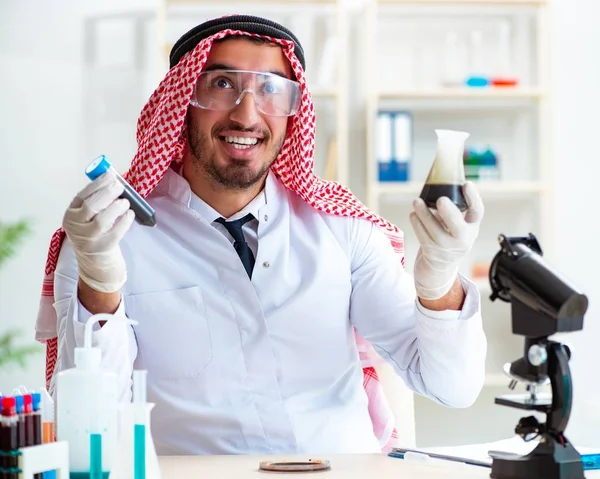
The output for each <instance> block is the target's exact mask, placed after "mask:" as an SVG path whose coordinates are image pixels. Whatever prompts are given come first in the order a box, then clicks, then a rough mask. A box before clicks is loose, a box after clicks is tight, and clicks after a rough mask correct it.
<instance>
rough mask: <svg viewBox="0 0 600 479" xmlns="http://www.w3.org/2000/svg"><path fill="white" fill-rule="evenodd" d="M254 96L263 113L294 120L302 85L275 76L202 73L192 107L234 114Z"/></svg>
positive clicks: (197, 83) (251, 73)
mask: <svg viewBox="0 0 600 479" xmlns="http://www.w3.org/2000/svg"><path fill="white" fill-rule="evenodd" d="M247 93H251V94H252V96H253V97H254V103H255V105H256V107H257V108H258V110H259V111H260V112H261V113H264V114H265V115H269V116H292V115H295V114H296V112H297V111H298V107H299V106H300V84H299V83H298V82H295V81H292V80H288V79H287V78H283V77H281V76H279V75H275V74H274V73H265V72H254V71H247V70H210V71H206V72H202V73H200V76H199V77H198V81H197V82H196V87H195V88H194V94H193V97H192V101H191V104H192V105H193V106H195V107H197V108H204V109H207V110H221V111H226V110H231V109H233V108H235V107H236V106H237V105H239V104H240V103H241V101H242V100H243V98H244V95H246V94H247Z"/></svg>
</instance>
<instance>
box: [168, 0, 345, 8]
mask: <svg viewBox="0 0 600 479" xmlns="http://www.w3.org/2000/svg"><path fill="white" fill-rule="evenodd" d="M226 3H229V4H240V3H244V2H243V0H231V1H228V2H220V5H222V4H226ZM281 3H282V2H281V0H256V1H255V2H253V5H260V4H267V5H277V6H279V5H280V4H281ZM285 3H286V4H288V5H289V4H295V5H302V4H311V3H319V4H323V3H328V4H336V3H337V0H285ZM165 4H166V5H192V6H202V7H212V8H215V3H214V2H210V1H207V0H165Z"/></svg>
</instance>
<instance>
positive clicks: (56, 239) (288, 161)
mask: <svg viewBox="0 0 600 479" xmlns="http://www.w3.org/2000/svg"><path fill="white" fill-rule="evenodd" d="M230 35H247V36H258V37H262V38H266V39H268V40H270V41H271V42H274V43H277V44H279V45H281V47H282V49H283V51H284V53H285V55H286V57H287V58H288V59H289V61H290V63H291V66H292V68H293V70H294V73H295V75H296V79H297V81H298V82H299V83H300V86H301V92H302V100H301V103H300V108H299V111H298V113H297V114H296V115H295V116H293V117H291V118H290V122H291V124H290V125H289V126H288V135H287V137H286V139H285V141H284V143H283V146H282V148H281V151H280V153H279V156H278V157H277V159H276V160H275V162H274V163H273V165H272V166H271V169H272V171H273V172H274V173H275V174H276V175H277V177H278V178H279V179H280V181H281V182H282V183H283V184H284V185H285V186H286V187H287V188H289V189H290V190H292V191H294V192H295V193H296V194H298V195H299V196H300V197H301V198H302V199H303V200H304V201H306V202H307V203H308V204H310V205H311V206H313V207H314V208H316V209H317V210H319V211H323V212H326V213H330V214H334V215H340V216H348V217H356V218H364V219H366V220H369V221H372V222H373V223H375V224H377V225H378V226H380V227H381V228H383V230H384V231H385V233H386V234H387V236H388V237H389V239H390V241H391V243H392V246H393V247H394V250H395V251H396V253H397V254H398V261H399V262H400V263H401V264H402V266H404V238H403V234H402V232H401V231H400V230H398V229H397V228H396V227H395V226H394V225H392V224H390V223H389V222H387V221H386V220H384V219H383V218H380V217H379V216H377V215H375V214H373V213H372V212H370V211H369V210H368V209H367V208H366V207H365V206H364V205H362V204H361V203H360V201H359V200H358V199H357V198H355V197H354V196H353V195H352V193H351V192H350V191H349V190H348V189H347V188H346V187H344V186H342V185H340V184H338V183H336V182H332V181H324V180H323V179H321V178H318V177H317V176H315V174H314V168H313V167H314V139H315V110H314V105H313V102H312V98H311V95H310V92H309V91H308V89H307V85H306V80H305V76H304V71H303V69H302V66H301V64H300V62H299V61H298V59H297V57H296V56H295V54H294V43H293V42H292V41H290V40H282V39H277V38H271V37H268V36H264V35H256V34H252V33H248V32H244V31H240V30H232V29H226V30H222V31H220V32H218V33H216V34H215V35H213V36H211V37H208V38H206V39H204V40H202V41H200V43H198V45H196V47H195V48H194V49H193V50H192V51H190V52H188V53H187V54H186V55H185V56H184V57H183V58H182V59H181V60H180V61H179V63H178V64H177V65H175V66H174V67H173V68H171V69H170V70H169V72H168V73H167V74H166V76H165V78H164V79H163V80H162V82H161V83H160V85H159V86H158V88H157V89H156V90H155V91H154V93H153V94H152V95H151V97H150V99H149V101H148V103H147V104H146V105H145V106H144V108H143V109H142V112H141V115H140V117H139V119H138V123H137V144H138V148H137V152H136V154H135V156H134V158H133V160H132V162H131V165H130V168H129V170H128V171H127V172H126V173H125V174H124V175H123V176H124V177H125V178H126V179H127V180H128V182H129V183H130V184H131V185H132V186H133V187H134V188H135V189H136V190H137V191H138V192H139V193H140V194H141V195H142V196H143V197H146V196H147V195H148V194H150V192H151V191H152V190H153V189H154V188H155V186H156V185H157V184H158V182H159V181H160V180H161V178H162V177H163V175H164V173H165V172H166V171H167V168H169V165H170V164H171V162H172V161H175V162H181V161H182V159H183V151H184V146H185V142H186V138H187V133H186V112H187V109H188V105H189V103H190V99H191V97H192V93H193V90H194V86H195V84H196V80H197V78H198V76H199V74H200V72H201V70H202V68H203V66H204V63H205V62H206V59H207V57H208V54H209V52H210V49H211V46H212V43H213V41H215V40H218V39H222V38H223V37H226V36H230ZM64 237H65V233H64V231H63V230H62V229H59V230H58V231H56V232H55V233H54V235H53V236H52V240H51V243H50V250H49V252H48V259H47V262H46V268H45V276H44V282H43V288H42V297H41V301H40V309H39V313H38V318H37V323H36V339H37V340H38V341H40V342H45V343H46V382H47V384H48V386H49V384H50V380H51V378H52V375H53V374H54V367H55V364H56V360H57V353H58V344H57V343H58V338H57V330H56V329H57V318H56V311H55V310H54V307H53V303H54V270H55V268H56V263H57V260H58V255H59V252H60V248H61V244H62V241H63V239H64ZM357 345H358V349H359V352H360V357H361V361H362V365H363V372H364V381H363V384H364V388H365V391H366V393H367V396H368V399H369V413H370V416H371V420H372V422H373V430H374V433H375V435H376V437H377V438H378V440H379V442H380V445H381V447H382V450H384V451H387V450H389V448H390V447H391V446H392V445H393V444H394V440H395V439H396V438H397V434H396V430H395V428H394V419H393V415H392V413H391V409H390V407H389V404H388V402H387V400H386V397H385V395H384V393H383V389H382V386H381V383H380V381H379V378H378V377H377V373H376V371H375V368H374V366H375V365H376V364H377V363H378V361H380V359H379V358H378V356H377V355H376V354H375V352H374V350H373V348H372V347H371V345H370V344H368V343H367V342H366V341H364V340H362V339H361V338H360V337H358V336H357Z"/></svg>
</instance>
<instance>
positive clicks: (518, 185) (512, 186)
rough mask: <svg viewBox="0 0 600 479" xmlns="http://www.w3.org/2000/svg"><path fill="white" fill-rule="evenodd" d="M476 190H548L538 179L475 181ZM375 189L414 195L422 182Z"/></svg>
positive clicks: (376, 188) (484, 192) (531, 191)
mask: <svg viewBox="0 0 600 479" xmlns="http://www.w3.org/2000/svg"><path fill="white" fill-rule="evenodd" d="M475 185H476V186H477V190H478V191H479V193H480V194H481V195H482V196H485V195H490V194H510V193H541V192H545V191H549V188H548V187H546V186H545V185H544V184H543V183H541V182H538V181H493V182H492V181H489V182H480V183H478V182H475ZM373 188H374V190H375V191H377V192H378V193H379V194H382V195H398V196H408V195H410V196H414V195H418V194H419V193H420V192H421V189H422V188H423V183H421V182H416V181H411V182H408V183H400V182H398V183H392V182H390V183H377V184H375V185H373Z"/></svg>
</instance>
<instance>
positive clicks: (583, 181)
mask: <svg viewBox="0 0 600 479" xmlns="http://www.w3.org/2000/svg"><path fill="white" fill-rule="evenodd" d="M554 3H555V14H554V25H555V31H554V55H555V59H554V78H555V81H556V83H555V96H556V106H555V110H556V111H555V113H556V116H555V138H553V139H552V140H553V144H554V147H555V155H556V160H557V165H556V169H557V171H556V178H557V179H556V181H557V190H558V194H557V198H556V218H557V221H556V240H557V265H556V266H557V267H558V268H560V270H561V271H562V272H564V274H565V275H566V276H567V277H569V278H570V279H571V280H572V281H574V282H575V284H576V285H577V286H579V288H581V290H582V291H583V292H584V293H586V294H587V295H588V296H589V299H590V308H589V310H588V314H587V316H586V323H585V325H584V331H583V332H580V333H573V334H571V335H569V340H570V337H571V336H572V337H573V340H572V343H573V346H574V348H575V351H574V353H573V359H572V361H571V367H572V369H573V374H574V379H573V380H574V394H575V406H574V413H573V416H572V422H571V424H570V427H569V429H568V433H569V436H570V437H571V439H572V440H574V441H575V442H577V443H580V444H583V443H589V444H593V445H600V434H599V433H600V381H598V371H599V366H600V344H599V341H600V321H599V320H600V282H599V281H598V275H599V271H600V258H599V256H598V238H600V222H599V221H598V213H597V212H596V201H597V200H596V198H597V192H598V184H597V179H598V178H599V177H600V161H599V159H598V155H597V151H598V131H599V128H600V121H599V120H598V112H599V111H600V60H599V59H598V55H597V53H594V52H595V51H597V49H598V46H599V45H600V29H599V28H598V21H597V20H598V15H599V14H600V5H599V4H598V2H597V0H557V1H555V2H554ZM566 336H567V335H565V338H566Z"/></svg>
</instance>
